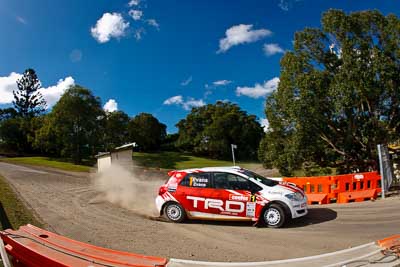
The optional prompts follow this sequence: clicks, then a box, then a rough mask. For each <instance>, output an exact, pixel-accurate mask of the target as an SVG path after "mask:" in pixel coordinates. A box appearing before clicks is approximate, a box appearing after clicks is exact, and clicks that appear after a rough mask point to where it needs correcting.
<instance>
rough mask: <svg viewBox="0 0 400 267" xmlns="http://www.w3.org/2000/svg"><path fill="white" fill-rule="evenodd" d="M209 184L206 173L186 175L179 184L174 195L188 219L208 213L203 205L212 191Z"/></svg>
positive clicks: (209, 179)
mask: <svg viewBox="0 0 400 267" xmlns="http://www.w3.org/2000/svg"><path fill="white" fill-rule="evenodd" d="M211 184H212V182H211V176H210V173H208V172H199V173H188V174H187V175H186V176H185V178H183V179H182V181H181V182H180V184H179V186H178V190H177V193H176V194H175V195H176V198H177V200H178V201H179V202H180V203H181V205H182V206H183V207H184V209H185V210H186V212H187V213H188V215H189V216H190V217H201V216H202V215H203V213H207V212H208V211H207V209H205V203H206V199H207V198H209V197H210V195H211V194H212V191H213V189H212V186H211Z"/></svg>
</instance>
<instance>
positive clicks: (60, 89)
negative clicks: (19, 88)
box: [39, 76, 75, 108]
mask: <svg viewBox="0 0 400 267" xmlns="http://www.w3.org/2000/svg"><path fill="white" fill-rule="evenodd" d="M74 84H75V80H74V79H73V78H72V77H71V76H68V77H66V78H65V79H60V80H59V81H58V82H57V84H56V85H53V86H49V87H46V88H40V89H39V92H41V93H42V95H43V97H44V99H45V100H46V103H47V108H50V107H52V106H53V105H54V104H55V103H57V101H58V100H59V99H60V97H61V96H62V94H64V92H65V90H67V89H68V88H69V87H71V86H73V85H74Z"/></svg>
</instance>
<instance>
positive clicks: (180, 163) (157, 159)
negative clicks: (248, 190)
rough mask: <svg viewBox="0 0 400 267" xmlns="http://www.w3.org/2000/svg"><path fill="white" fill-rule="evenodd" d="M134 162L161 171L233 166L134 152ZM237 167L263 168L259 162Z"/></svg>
mask: <svg viewBox="0 0 400 267" xmlns="http://www.w3.org/2000/svg"><path fill="white" fill-rule="evenodd" d="M133 160H134V161H135V163H136V164H138V165H140V166H144V167H149V168H161V169H189V168H200V167H216V166H232V165H233V163H232V161H225V160H215V159H209V158H204V157H196V156H192V155H189V154H183V153H180V152H158V153H142V152H133ZM236 165H239V166H241V167H244V168H254V167H259V166H261V164H260V163H258V162H237V163H236Z"/></svg>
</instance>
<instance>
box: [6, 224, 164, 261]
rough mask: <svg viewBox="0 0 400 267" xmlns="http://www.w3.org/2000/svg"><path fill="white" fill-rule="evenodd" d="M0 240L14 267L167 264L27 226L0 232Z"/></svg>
mask: <svg viewBox="0 0 400 267" xmlns="http://www.w3.org/2000/svg"><path fill="white" fill-rule="evenodd" d="M0 237H1V239H2V240H3V241H4V243H5V244H6V245H5V248H6V251H7V253H8V254H9V255H11V256H12V262H13V266H15V267H39V266H48V267H61V266H63V267H64V266H76V267H83V266H85V267H87V266H93V267H94V266H96V267H97V266H120V267H122V266H124V267H126V266H135V267H150V266H152V267H155V266H158V267H161V266H166V264H167V259H165V258H159V257H151V256H143V255H138V254H133V253H128V252H122V251H116V250H111V249H106V248H101V247H96V246H93V245H89V244H86V243H82V242H78V241H75V240H72V239H69V238H66V237H63V236H60V235H57V234H54V233H51V232H47V231H45V230H43V229H40V228H37V227H35V226H33V225H29V224H28V225H26V226H21V227H20V228H19V230H16V231H14V230H10V229H8V230H5V231H0ZM0 242H1V240H0Z"/></svg>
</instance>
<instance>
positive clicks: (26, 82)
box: [13, 69, 46, 118]
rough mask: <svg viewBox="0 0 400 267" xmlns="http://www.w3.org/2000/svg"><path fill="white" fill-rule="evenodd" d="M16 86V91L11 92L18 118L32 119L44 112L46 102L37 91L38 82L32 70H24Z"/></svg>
mask: <svg viewBox="0 0 400 267" xmlns="http://www.w3.org/2000/svg"><path fill="white" fill-rule="evenodd" d="M17 86H18V90H15V91H13V94H14V101H13V105H14V107H15V109H16V110H17V112H18V115H19V116H21V117H23V118H32V117H34V116H37V115H39V114H40V113H42V112H44V111H45V110H46V101H45V100H44V98H43V96H42V94H41V93H40V91H39V89H40V87H41V85H40V81H39V79H38V77H37V75H36V72H35V71H34V70H33V69H27V70H25V72H24V74H23V75H22V77H21V79H19V80H17Z"/></svg>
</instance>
